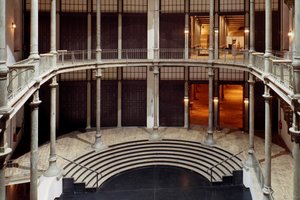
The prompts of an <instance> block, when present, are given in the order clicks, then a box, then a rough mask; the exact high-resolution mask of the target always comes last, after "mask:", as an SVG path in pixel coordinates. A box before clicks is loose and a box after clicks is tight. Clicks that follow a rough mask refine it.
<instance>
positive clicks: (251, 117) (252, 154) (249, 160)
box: [245, 73, 256, 167]
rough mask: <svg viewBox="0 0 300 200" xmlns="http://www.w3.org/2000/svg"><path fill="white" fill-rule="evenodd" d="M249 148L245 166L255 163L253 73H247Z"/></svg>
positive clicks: (251, 165)
mask: <svg viewBox="0 0 300 200" xmlns="http://www.w3.org/2000/svg"><path fill="white" fill-rule="evenodd" d="M248 82H249V149H248V158H247V160H246V162H245V164H246V166H247V167H253V166H254V165H255V163H256V162H255V151H254V83H255V81H254V80H253V75H252V74H251V73H249V81H248Z"/></svg>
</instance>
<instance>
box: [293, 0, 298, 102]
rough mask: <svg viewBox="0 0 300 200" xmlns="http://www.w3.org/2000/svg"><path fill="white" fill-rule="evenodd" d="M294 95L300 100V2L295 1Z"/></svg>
mask: <svg viewBox="0 0 300 200" xmlns="http://www.w3.org/2000/svg"><path fill="white" fill-rule="evenodd" d="M294 31H295V33H294V58H293V63H292V65H293V69H294V94H295V95H296V98H298V99H300V2H299V1H295V29H294Z"/></svg>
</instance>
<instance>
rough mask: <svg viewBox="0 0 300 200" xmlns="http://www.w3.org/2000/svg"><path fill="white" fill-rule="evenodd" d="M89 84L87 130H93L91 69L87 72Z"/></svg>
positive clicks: (87, 83)
mask: <svg viewBox="0 0 300 200" xmlns="http://www.w3.org/2000/svg"><path fill="white" fill-rule="evenodd" d="M86 76H87V80H86V81H87V82H86V128H85V129H86V130H87V131H88V130H89V129H91V116H92V114H91V113H92V112H91V109H92V86H91V79H92V71H91V70H90V69H88V70H86Z"/></svg>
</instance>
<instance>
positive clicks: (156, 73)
mask: <svg viewBox="0 0 300 200" xmlns="http://www.w3.org/2000/svg"><path fill="white" fill-rule="evenodd" d="M153 75H154V98H153V99H154V114H153V115H154V116H153V118H154V120H153V121H154V123H153V131H152V133H151V134H150V140H161V136H160V134H159V132H158V123H157V121H158V106H157V105H158V88H159V87H158V81H159V68H158V66H157V65H155V66H154V69H153Z"/></svg>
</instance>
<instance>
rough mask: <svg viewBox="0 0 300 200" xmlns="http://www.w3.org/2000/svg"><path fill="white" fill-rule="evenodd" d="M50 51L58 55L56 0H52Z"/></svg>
mask: <svg viewBox="0 0 300 200" xmlns="http://www.w3.org/2000/svg"><path fill="white" fill-rule="evenodd" d="M50 21H51V25H50V53H52V54H54V55H56V53H57V52H56V0H51V19H50Z"/></svg>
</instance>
